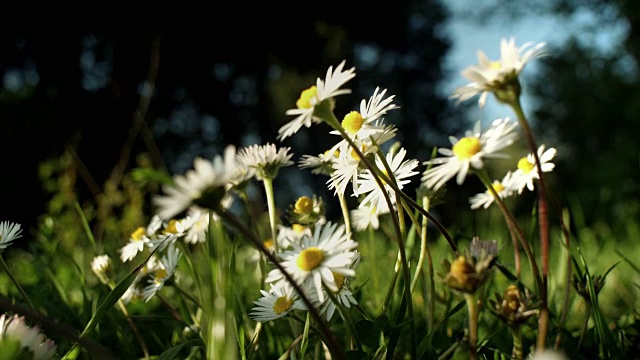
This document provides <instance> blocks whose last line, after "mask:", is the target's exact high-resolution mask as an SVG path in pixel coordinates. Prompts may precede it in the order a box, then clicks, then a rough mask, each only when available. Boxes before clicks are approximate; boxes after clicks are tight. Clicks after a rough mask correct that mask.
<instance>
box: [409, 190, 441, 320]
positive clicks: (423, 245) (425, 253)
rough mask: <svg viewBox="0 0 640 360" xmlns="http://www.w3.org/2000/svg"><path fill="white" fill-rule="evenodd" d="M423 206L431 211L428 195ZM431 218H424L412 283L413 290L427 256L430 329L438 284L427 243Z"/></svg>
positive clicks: (423, 199) (434, 310)
mask: <svg viewBox="0 0 640 360" xmlns="http://www.w3.org/2000/svg"><path fill="white" fill-rule="evenodd" d="M422 206H423V207H424V209H425V210H426V211H429V206H430V201H429V197H428V196H423V197H422ZM428 221H429V219H427V218H426V217H423V218H422V228H421V229H422V231H421V232H420V257H419V258H418V265H417V268H416V276H415V278H414V279H413V283H412V284H411V292H413V290H414V288H415V286H416V281H417V280H418V277H419V276H418V275H419V274H420V273H421V272H418V269H422V263H423V262H424V258H425V257H426V258H427V265H428V268H429V297H428V298H429V312H428V313H427V323H428V325H429V329H432V328H433V315H434V314H435V312H436V284H435V279H434V271H433V258H432V257H431V250H430V249H429V246H428V244H427V224H428Z"/></svg>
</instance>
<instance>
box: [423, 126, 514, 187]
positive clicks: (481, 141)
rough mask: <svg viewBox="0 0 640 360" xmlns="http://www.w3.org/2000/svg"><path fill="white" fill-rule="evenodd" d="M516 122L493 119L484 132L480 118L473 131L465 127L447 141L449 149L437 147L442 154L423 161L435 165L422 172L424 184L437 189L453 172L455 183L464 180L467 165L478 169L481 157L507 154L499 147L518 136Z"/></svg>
mask: <svg viewBox="0 0 640 360" xmlns="http://www.w3.org/2000/svg"><path fill="white" fill-rule="evenodd" d="M516 126H517V124H516V123H515V122H512V121H510V120H509V118H508V117H507V118H504V119H496V120H494V121H493V123H492V124H491V127H490V128H489V129H488V130H487V131H486V132H484V133H481V132H480V122H477V123H476V126H475V128H474V130H473V131H467V132H466V133H465V136H464V137H463V138H461V139H458V138H455V137H453V136H450V137H449V141H451V144H452V145H453V147H452V148H451V149H438V153H440V154H442V155H444V157H439V158H435V159H432V160H429V161H426V162H424V164H425V165H435V166H434V167H431V168H427V170H425V171H424V173H423V175H422V181H423V182H424V183H425V184H426V186H427V188H430V189H434V190H437V189H439V188H440V187H442V185H444V183H446V182H447V181H448V180H449V179H451V178H452V177H454V176H456V175H457V176H456V183H457V184H458V185H460V184H462V183H463V182H464V179H465V178H466V176H467V174H468V172H469V169H470V168H471V167H473V168H475V169H481V168H482V167H483V166H484V159H489V158H507V157H508V156H507V155H505V154H502V153H500V152H499V151H500V150H502V149H504V148H506V147H507V146H509V145H511V144H513V143H514V142H515V140H516V138H517V136H518V135H517V133H516V132H515V131H514V130H515V128H516Z"/></svg>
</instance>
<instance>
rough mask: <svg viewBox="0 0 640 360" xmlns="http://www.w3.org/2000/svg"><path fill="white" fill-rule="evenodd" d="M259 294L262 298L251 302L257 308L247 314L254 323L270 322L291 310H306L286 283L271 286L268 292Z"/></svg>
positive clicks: (261, 291)
mask: <svg viewBox="0 0 640 360" xmlns="http://www.w3.org/2000/svg"><path fill="white" fill-rule="evenodd" d="M260 293H261V294H262V297H261V298H260V299H258V300H256V301H254V302H253V303H254V304H256V305H257V306H255V307H254V308H253V309H251V312H250V313H249V316H250V317H251V318H252V319H253V320H255V321H259V322H267V321H272V320H276V319H279V318H281V317H284V316H286V315H287V314H288V313H289V312H290V311H292V310H296V309H301V310H306V306H305V305H304V303H303V302H302V301H301V300H300V298H299V296H298V294H297V293H296V291H295V289H294V288H293V286H291V285H290V284H289V283H288V282H286V281H280V282H278V283H276V284H273V285H272V286H271V289H270V290H269V291H264V290H260Z"/></svg>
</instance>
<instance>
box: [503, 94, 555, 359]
mask: <svg viewBox="0 0 640 360" xmlns="http://www.w3.org/2000/svg"><path fill="white" fill-rule="evenodd" d="M509 105H510V106H511V108H512V109H513V111H514V112H515V113H516V115H517V117H518V122H519V123H520V126H521V127H522V130H523V131H524V134H525V138H526V139H527V144H528V145H529V150H530V151H531V153H532V154H533V156H534V158H535V161H536V168H537V171H538V175H539V179H538V180H539V181H538V187H537V189H538V225H539V228H540V252H541V257H542V288H541V289H540V299H541V300H542V304H541V305H540V315H539V317H538V338H537V342H536V347H537V348H538V349H539V350H542V349H544V347H545V342H546V336H547V330H548V326H549V324H548V323H549V304H548V298H547V283H548V278H549V209H548V203H547V190H546V184H545V181H544V176H543V174H542V163H541V162H540V157H539V156H538V146H537V145H536V142H535V139H534V137H533V132H532V131H531V127H530V126H529V122H528V121H527V118H526V116H525V114H524V111H523V110H522V105H521V104H520V97H519V96H517V97H513V98H512V99H511V101H510V102H509Z"/></svg>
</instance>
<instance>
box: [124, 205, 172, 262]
mask: <svg viewBox="0 0 640 360" xmlns="http://www.w3.org/2000/svg"><path fill="white" fill-rule="evenodd" d="M161 226H162V219H161V218H160V217H159V216H158V215H154V216H153V217H152V218H151V221H150V222H149V224H148V225H147V227H146V228H145V227H142V226H140V227H138V228H137V229H136V230H134V231H133V232H132V233H131V236H130V237H129V242H128V243H127V244H126V245H125V246H123V247H122V248H120V249H119V250H118V252H119V253H120V260H121V261H122V262H123V263H124V262H127V261H130V260H132V259H133V258H134V257H136V255H137V254H138V253H139V252H142V250H144V247H145V245H146V246H152V243H151V238H152V237H155V236H156V232H157V231H158V230H159V229H160V227H161Z"/></svg>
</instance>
